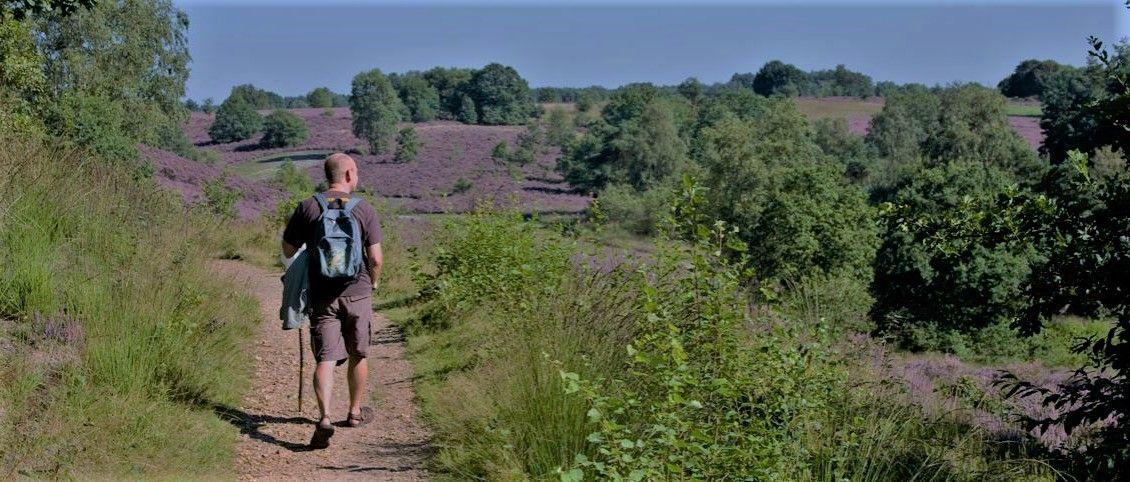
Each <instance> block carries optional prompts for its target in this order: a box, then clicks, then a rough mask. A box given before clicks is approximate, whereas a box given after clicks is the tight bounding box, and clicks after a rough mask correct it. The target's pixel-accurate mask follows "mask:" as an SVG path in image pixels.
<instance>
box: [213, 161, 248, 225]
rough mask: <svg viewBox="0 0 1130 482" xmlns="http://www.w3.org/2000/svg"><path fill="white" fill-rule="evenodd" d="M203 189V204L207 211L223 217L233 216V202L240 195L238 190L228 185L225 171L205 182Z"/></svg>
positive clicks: (234, 213)
mask: <svg viewBox="0 0 1130 482" xmlns="http://www.w3.org/2000/svg"><path fill="white" fill-rule="evenodd" d="M203 191H204V206H205V207H207V208H208V211H209V212H211V213H212V214H214V215H216V216H219V217H221V218H224V219H233V218H235V215H236V212H235V203H236V202H238V201H239V199H240V198H241V197H242V195H241V193H240V192H239V191H238V190H236V189H234V188H230V187H228V174H227V172H226V171H225V172H224V173H222V174H220V175H219V176H216V178H215V179H212V180H211V181H208V182H205V183H204V187H203Z"/></svg>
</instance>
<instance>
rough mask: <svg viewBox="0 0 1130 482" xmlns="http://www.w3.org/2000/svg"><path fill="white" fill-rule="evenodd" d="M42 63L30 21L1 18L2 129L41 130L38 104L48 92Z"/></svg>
mask: <svg viewBox="0 0 1130 482" xmlns="http://www.w3.org/2000/svg"><path fill="white" fill-rule="evenodd" d="M42 66H43V58H42V56H40V54H39V52H38V51H37V50H36V48H35V43H34V42H33V41H32V37H31V31H30V30H29V28H28V26H27V24H26V23H24V22H18V21H15V20H10V19H0V130H2V131H6V132H28V133H30V132H36V131H41V130H42V122H41V120H40V112H39V109H38V108H37V106H38V105H39V104H40V102H39V100H40V99H42V98H44V97H45V96H46V94H47V91H46V88H47V78H46V77H45V76H44V75H43V69H42Z"/></svg>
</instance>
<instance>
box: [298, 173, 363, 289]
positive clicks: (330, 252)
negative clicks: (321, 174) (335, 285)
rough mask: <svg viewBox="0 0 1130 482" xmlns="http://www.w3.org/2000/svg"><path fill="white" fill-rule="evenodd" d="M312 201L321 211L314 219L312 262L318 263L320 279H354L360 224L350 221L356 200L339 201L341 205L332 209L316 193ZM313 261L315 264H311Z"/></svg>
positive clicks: (358, 260)
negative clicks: (315, 201) (314, 240)
mask: <svg viewBox="0 0 1130 482" xmlns="http://www.w3.org/2000/svg"><path fill="white" fill-rule="evenodd" d="M314 199H315V200H317V201H318V206H321V208H322V215H321V216H320V217H319V218H318V227H317V229H318V236H317V244H316V245H315V246H314V253H313V259H311V260H310V261H312V262H316V263H318V266H319V272H321V274H322V277H324V278H328V279H356V278H357V275H358V274H359V273H361V265H362V264H363V263H362V258H361V256H362V255H361V224H360V223H358V222H357V218H354V217H353V208H354V207H356V206H357V203H359V202H361V199H360V198H356V197H354V198H341V200H342V201H345V205H344V206H343V207H342V208H341V209H332V208H330V207H329V202H328V201H327V199H326V196H325V194H322V193H317V194H315V195H314ZM315 260H316V261H315Z"/></svg>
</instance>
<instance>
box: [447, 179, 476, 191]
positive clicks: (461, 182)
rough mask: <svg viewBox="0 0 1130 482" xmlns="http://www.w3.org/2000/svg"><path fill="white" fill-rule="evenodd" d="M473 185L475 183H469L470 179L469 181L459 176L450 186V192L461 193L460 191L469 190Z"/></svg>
mask: <svg viewBox="0 0 1130 482" xmlns="http://www.w3.org/2000/svg"><path fill="white" fill-rule="evenodd" d="M474 186H475V185H474V184H473V183H471V181H469V180H468V179H467V178H465V177H461V178H459V179H456V180H455V184H454V185H452V186H451V193H452V194H462V193H465V192H467V191H470V190H471V188H472V187H474Z"/></svg>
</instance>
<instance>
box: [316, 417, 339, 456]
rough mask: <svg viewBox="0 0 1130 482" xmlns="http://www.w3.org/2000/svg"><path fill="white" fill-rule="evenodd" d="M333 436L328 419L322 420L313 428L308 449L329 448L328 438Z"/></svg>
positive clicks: (332, 427)
mask: <svg viewBox="0 0 1130 482" xmlns="http://www.w3.org/2000/svg"><path fill="white" fill-rule="evenodd" d="M333 435H334V426H333V424H332V423H330V420H329V419H328V418H323V419H322V420H321V421H319V422H318V425H317V427H316V428H314V436H313V437H311V438H310V448H312V449H324V448H327V447H329V446H330V437H333Z"/></svg>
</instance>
